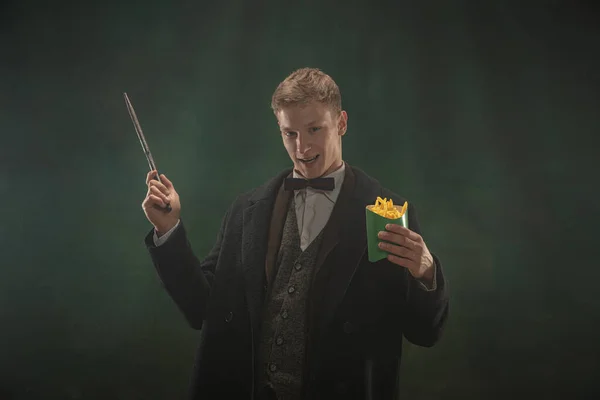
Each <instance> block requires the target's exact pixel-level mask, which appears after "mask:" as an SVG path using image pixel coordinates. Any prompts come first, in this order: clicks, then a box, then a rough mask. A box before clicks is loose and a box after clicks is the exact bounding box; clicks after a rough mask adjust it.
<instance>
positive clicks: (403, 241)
mask: <svg viewBox="0 0 600 400" xmlns="http://www.w3.org/2000/svg"><path fill="white" fill-rule="evenodd" d="M377 236H378V237H379V238H380V239H382V240H386V241H388V242H392V243H395V244H398V245H400V246H404V247H407V248H409V249H411V250H415V249H416V248H417V247H418V243H417V242H415V241H414V240H412V239H409V238H407V237H406V236H402V235H400V234H398V233H392V232H388V231H381V232H379V233H378V234H377Z"/></svg>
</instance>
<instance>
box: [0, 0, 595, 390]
mask: <svg viewBox="0 0 600 400" xmlns="http://www.w3.org/2000/svg"><path fill="white" fill-rule="evenodd" d="M412 3H415V4H416V3H417V2H395V3H394V5H392V3H391V2H389V3H384V2H371V3H370V4H369V5H367V3H366V2H358V1H345V2H339V3H337V4H333V3H328V2H322V1H304V2H299V1H296V2H287V1H283V0H279V1H266V0H263V1H228V2H225V1H220V2H218V1H199V2H191V1H189V2H180V1H163V2H142V1H136V2H119V3H117V2H115V4H110V3H109V2H96V3H95V4H94V3H93V2H87V3H86V2H77V3H76V2H72V4H69V3H67V2H60V1H58V2H53V3H47V2H41V1H40V2H33V1H12V2H11V1H8V2H7V1H4V2H2V5H1V6H0V7H1V8H0V49H1V52H0V137H1V139H2V142H1V144H0V156H1V158H0V162H1V168H0V192H1V199H2V207H1V208H0V217H1V218H0V221H1V225H0V249H1V254H2V257H1V265H0V399H2V400H4V399H55V398H56V399H103V400H105V399H148V400H155V399H157V400H158V399H175V398H183V395H184V393H185V391H186V385H187V381H188V379H189V376H190V372H191V365H192V362H193V354H194V351H195V347H196V344H197V341H198V337H199V335H198V332H196V331H193V330H191V328H188V327H187V325H186V323H185V322H184V319H183V318H182V316H181V315H180V314H179V312H178V311H177V309H176V308H175V306H174V303H172V301H171V300H170V298H168V296H167V294H166V293H165V292H164V291H163V289H162V288H161V287H160V284H159V282H158V279H157V277H156V275H155V273H154V270H153V267H152V265H151V262H150V258H149V255H148V254H147V252H146V250H145V248H144V245H143V237H144V235H145V234H146V233H147V232H148V231H149V229H150V225H149V223H148V222H147V221H146V219H145V217H144V214H143V212H142V209H141V202H142V200H143V198H144V196H145V192H146V188H145V184H144V179H145V174H146V172H147V165H146V161H145V158H144V156H143V154H142V151H141V148H140V145H139V142H138V140H137V138H136V136H135V132H134V129H133V126H132V124H131V122H130V120H129V116H128V114H127V110H126V108H125V104H124V102H123V99H122V93H123V92H124V91H126V92H128V94H129V96H130V98H131V100H132V102H133V105H134V106H135V109H136V111H137V113H138V117H139V118H140V122H141V124H142V127H143V128H144V131H145V133H146V137H147V139H148V142H149V144H150V147H151V149H152V151H153V154H154V157H155V159H156V162H157V164H158V166H159V168H160V169H161V170H162V172H164V173H166V174H167V176H169V177H170V179H171V180H172V181H173V182H174V184H175V186H176V188H177V189H178V191H179V192H180V194H181V198H182V204H183V210H182V212H183V216H184V218H185V219H186V221H187V226H188V228H189V234H190V238H191V241H192V244H193V246H194V249H195V250H196V252H197V254H198V255H199V256H202V255H204V254H205V253H206V251H207V250H208V249H209V247H210V246H211V245H212V243H213V240H214V238H215V236H216V232H217V229H218V226H219V222H220V218H221V216H222V214H223V212H224V211H225V209H226V208H227V206H228V205H229V204H230V203H231V202H232V201H233V199H234V198H235V196H236V195H237V194H239V193H241V192H243V191H246V190H248V189H250V188H252V187H254V186H257V185H259V184H261V183H262V182H263V181H265V180H266V179H268V178H269V177H271V176H272V175H273V174H275V173H276V172H278V171H279V170H281V169H282V168H285V167H287V166H288V165H289V160H288V159H287V155H286V153H285V151H284V148H283V146H282V144H281V139H280V137H279V132H278V130H277V126H276V122H275V119H274V117H273V115H272V113H271V111H270V109H269V103H270V96H271V93H272V92H273V90H274V89H275V87H276V85H277V84H278V83H279V81H280V80H282V79H283V78H284V77H285V76H286V75H287V74H288V73H290V72H291V71H292V70H294V69H296V68H299V67H304V66H312V67H320V68H322V69H323V70H324V71H325V72H327V73H329V74H331V75H332V76H333V77H334V79H335V80H336V81H337V82H338V84H339V86H340V87H341V90H342V96H343V105H344V108H345V109H346V110H347V111H348V114H349V131H348V134H347V135H346V136H345V137H344V141H343V149H344V159H345V160H346V161H348V162H349V163H350V164H352V165H355V166H358V167H360V168H362V169H364V170H365V171H366V172H367V173H369V174H371V175H374V176H375V177H377V178H378V179H379V180H380V181H381V182H382V183H383V184H384V185H386V186H387V187H389V188H390V189H392V190H394V191H395V192H397V193H399V194H401V195H403V196H406V197H407V198H408V199H409V200H410V201H412V202H414V203H415V205H416V206H417V207H418V209H419V214H420V219H421V225H422V227H423V231H424V237H425V239H426V241H427V243H428V244H429V247H430V248H431V249H432V250H433V251H434V252H436V253H437V254H438V255H439V256H440V257H441V259H442V261H443V262H444V266H445V271H446V274H447V276H448V279H449V282H450V290H451V296H452V298H451V317H450V320H449V323H448V326H447V329H446V332H445V335H444V337H443V340H442V341H441V342H440V343H439V345H437V346H436V347H434V348H431V349H422V348H417V347H413V346H408V347H407V351H406V357H405V358H404V362H403V367H402V368H403V376H402V390H401V391H402V393H403V394H404V395H406V397H404V398H409V399H455V398H461V399H505V398H512V395H511V394H515V395H516V394H530V395H531V396H532V397H535V398H544V399H548V398H591V396H592V393H595V394H596V395H598V394H599V384H598V381H597V376H598V374H599V373H600V361H599V359H600V351H599V350H600V345H599V344H598V343H597V341H598V328H599V327H600V300H599V297H598V280H599V279H600V272H599V270H598V262H597V260H598V256H600V254H599V253H600V251H599V250H598V245H597V243H596V241H597V240H598V235H597V234H596V232H597V226H598V222H599V221H598V211H597V203H598V195H597V192H598V184H597V183H594V182H597V181H596V178H597V175H598V172H600V168H598V162H597V159H598V155H597V152H598V150H597V149H598V145H599V140H598V134H599V131H600V130H599V124H598V116H597V113H598V109H599V106H600V101H599V100H600V99H599V97H600V96H599V92H600V79H599V73H598V71H599V70H600V60H599V52H598V49H599V48H600V29H598V28H597V26H598V7H597V6H596V5H595V4H596V3H594V2H593V1H590V2H584V1H536V2H522V3H527V5H526V6H524V5H522V4H521V5H518V3H519V2H477V1H454V2H450V1H437V2H434V1H426V2H419V5H418V6H417V5H415V4H412ZM481 3H485V4H481ZM486 4H487V5H486ZM588 396H590V397H588ZM596 398H597V397H596Z"/></svg>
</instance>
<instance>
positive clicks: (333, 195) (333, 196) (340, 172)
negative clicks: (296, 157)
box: [292, 161, 346, 203]
mask: <svg viewBox="0 0 600 400" xmlns="http://www.w3.org/2000/svg"><path fill="white" fill-rule="evenodd" d="M345 174H346V163H345V162H343V161H342V166H341V167H340V168H338V169H336V170H335V171H333V172H331V173H329V174H327V175H324V176H323V178H333V180H334V183H335V186H334V188H333V190H316V189H313V188H311V187H309V188H306V189H302V190H295V191H294V196H298V195H299V194H301V193H302V192H304V191H306V192H310V193H322V194H324V195H325V197H327V198H328V199H329V200H331V201H332V202H333V203H335V202H336V200H337V198H338V196H339V195H340V190H341V188H342V183H343V182H344V175H345ZM292 176H293V177H294V178H303V176H302V175H300V174H299V173H297V172H296V170H294V172H293V175H292Z"/></svg>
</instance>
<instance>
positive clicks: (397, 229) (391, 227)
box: [385, 224, 422, 242]
mask: <svg viewBox="0 0 600 400" xmlns="http://www.w3.org/2000/svg"><path fill="white" fill-rule="evenodd" d="M385 229H387V230H388V231H390V232H394V233H397V234H399V235H402V236H406V237H407V238H409V239H411V240H414V241H415V242H418V241H419V240H421V239H422V238H421V235H419V234H418V233H416V232H413V231H411V230H410V229H408V228H405V227H403V226H402V225H398V224H387V225H386V226H385Z"/></svg>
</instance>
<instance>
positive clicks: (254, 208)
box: [241, 170, 290, 327]
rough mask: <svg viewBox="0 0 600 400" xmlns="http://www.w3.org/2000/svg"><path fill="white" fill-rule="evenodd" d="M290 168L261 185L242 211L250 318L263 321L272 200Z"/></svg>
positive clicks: (258, 321) (258, 322)
mask: <svg viewBox="0 0 600 400" xmlns="http://www.w3.org/2000/svg"><path fill="white" fill-rule="evenodd" d="M289 172H290V170H286V171H283V172H282V173H280V174H279V175H278V176H277V177H275V178H274V179H272V180H271V181H270V182H268V183H267V184H265V185H264V186H262V187H260V188H258V189H257V190H256V191H255V193H254V194H253V195H252V196H251V197H250V199H249V205H248V206H247V207H246V208H245V209H244V211H243V226H242V254H241V256H242V270H243V273H244V278H245V281H246V282H245V283H246V284H245V287H246V299H247V302H248V311H249V313H250V322H251V323H252V326H253V327H258V326H259V324H260V315H261V314H260V313H261V309H262V303H263V300H264V292H265V290H264V288H265V285H266V277H265V264H266V256H267V248H268V236H269V226H270V224H269V223H270V220H271V215H272V213H273V204H274V202H275V198H276V195H277V193H278V191H279V188H280V187H281V183H282V181H283V178H284V177H285V176H286V175H288V174H289Z"/></svg>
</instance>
